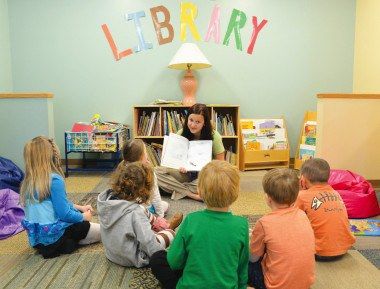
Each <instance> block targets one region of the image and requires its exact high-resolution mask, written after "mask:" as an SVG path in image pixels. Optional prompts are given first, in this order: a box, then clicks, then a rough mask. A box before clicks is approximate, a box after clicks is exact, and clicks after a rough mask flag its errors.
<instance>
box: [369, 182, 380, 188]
mask: <svg viewBox="0 0 380 289" xmlns="http://www.w3.org/2000/svg"><path fill="white" fill-rule="evenodd" d="M368 181H369V182H370V183H371V185H372V186H373V188H374V189H375V190H379V189H380V180H368Z"/></svg>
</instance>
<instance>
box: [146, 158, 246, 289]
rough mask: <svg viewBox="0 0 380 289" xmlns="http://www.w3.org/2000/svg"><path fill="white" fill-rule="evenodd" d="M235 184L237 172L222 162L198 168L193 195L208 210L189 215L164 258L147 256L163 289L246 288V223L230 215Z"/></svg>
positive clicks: (161, 256)
mask: <svg viewBox="0 0 380 289" xmlns="http://www.w3.org/2000/svg"><path fill="white" fill-rule="evenodd" d="M239 181H240V177H239V173H238V170H237V169H236V168H234V167H233V166H232V165H231V164H229V163H228V162H225V161H218V160H214V161H212V162H210V163H209V164H207V165H206V166H205V167H204V168H203V169H202V171H201V172H200V174H199V179H198V191H199V195H200V196H201V197H202V199H203V200H204V202H205V203H206V205H207V209H205V210H203V211H198V212H193V213H190V214H188V215H187V217H186V219H185V220H184V221H183V223H182V225H181V227H180V229H179V231H178V233H177V235H176V237H175V239H174V241H173V243H172V245H171V246H170V248H169V251H168V253H166V251H158V252H156V253H155V254H153V256H152V257H151V261H150V266H151V268H152V272H153V274H154V275H155V276H156V278H157V279H158V280H159V281H160V282H161V284H162V285H163V288H167V289H172V288H179V289H181V288H197V289H201V288H207V289H214V288H218V289H224V288H236V289H240V288H247V280H248V279H247V278H248V276H247V275H248V258H249V245H248V222H247V220H246V219H245V218H243V217H238V216H234V215H232V213H231V212H230V211H229V209H230V205H231V204H232V203H233V202H234V201H235V200H236V199H237V197H238V193H239Z"/></svg>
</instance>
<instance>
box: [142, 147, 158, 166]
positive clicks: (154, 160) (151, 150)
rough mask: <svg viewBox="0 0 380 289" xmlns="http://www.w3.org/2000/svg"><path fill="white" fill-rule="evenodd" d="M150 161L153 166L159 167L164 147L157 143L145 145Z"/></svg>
mask: <svg viewBox="0 0 380 289" xmlns="http://www.w3.org/2000/svg"><path fill="white" fill-rule="evenodd" d="M144 144H145V148H146V152H147V154H148V159H149V161H150V163H151V164H152V165H153V166H159V165H160V163H161V154H162V145H161V144H157V143H151V144H148V143H144Z"/></svg>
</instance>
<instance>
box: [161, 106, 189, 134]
mask: <svg viewBox="0 0 380 289" xmlns="http://www.w3.org/2000/svg"><path fill="white" fill-rule="evenodd" d="M163 115H164V126H163V127H164V135H169V133H171V132H173V133H176V132H177V131H179V130H180V129H182V127H183V123H184V121H185V118H186V115H187V110H186V109H185V110H183V111H177V110H171V111H169V110H163Z"/></svg>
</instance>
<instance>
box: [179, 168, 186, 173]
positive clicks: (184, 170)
mask: <svg viewBox="0 0 380 289" xmlns="http://www.w3.org/2000/svg"><path fill="white" fill-rule="evenodd" d="M178 170H179V172H180V173H181V174H186V173H187V170H186V169H185V168H179V169H178Z"/></svg>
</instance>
